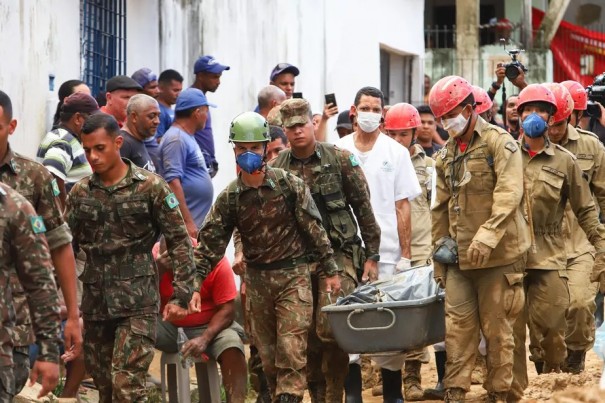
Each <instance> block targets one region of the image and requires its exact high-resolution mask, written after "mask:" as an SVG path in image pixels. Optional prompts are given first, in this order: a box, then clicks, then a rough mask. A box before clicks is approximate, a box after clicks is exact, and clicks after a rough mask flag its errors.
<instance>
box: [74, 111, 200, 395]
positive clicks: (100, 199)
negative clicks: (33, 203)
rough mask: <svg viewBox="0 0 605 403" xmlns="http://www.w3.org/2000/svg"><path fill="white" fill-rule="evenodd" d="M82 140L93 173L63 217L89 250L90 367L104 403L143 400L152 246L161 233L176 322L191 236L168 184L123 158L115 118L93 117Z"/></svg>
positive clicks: (150, 337) (185, 298)
mask: <svg viewBox="0 0 605 403" xmlns="http://www.w3.org/2000/svg"><path fill="white" fill-rule="evenodd" d="M82 145H83V147H84V151H85V153H86V157H87V158H88V161H89V162H90V165H91V166H92V169H93V171H94V173H93V175H91V176H90V177H88V178H85V179H83V180H81V181H80V182H78V183H77V184H76V185H75V186H74V187H73V188H72V190H71V192H70V193H69V197H68V200H67V213H66V214H67V222H68V224H69V226H70V228H71V230H72V232H73V235H74V241H75V244H76V245H77V246H78V247H79V248H82V250H83V251H84V252H85V253H86V266H85V268H84V272H83V273H82V274H81V276H80V280H82V283H83V284H84V294H83V296H82V307H81V309H82V313H83V316H84V329H85V334H84V340H85V343H84V354H85V361H86V367H87V370H88V371H89V372H90V374H91V375H92V377H93V379H94V382H95V385H96V386H97V389H98V390H99V400H100V401H101V402H112V401H113V402H116V401H119V402H140V401H146V396H147V392H146V390H145V375H146V374H147V370H148V368H149V364H151V360H152V359H153V354H154V343H155V332H156V318H157V312H158V309H159V296H158V275H157V270H156V267H155V263H154V261H153V258H152V256H151V248H152V247H153V244H154V243H155V241H156V240H157V239H158V236H159V235H160V233H162V234H163V235H164V237H165V239H166V244H167V246H168V251H169V256H170V258H171V260H172V264H173V269H174V277H175V280H174V283H173V285H174V295H173V297H172V299H171V301H170V303H169V304H167V305H166V308H165V310H164V319H165V320H173V319H178V318H179V317H182V316H183V315H182V314H180V313H181V311H183V310H184V309H182V308H185V307H187V304H188V302H189V300H190V298H191V285H193V249H192V246H191V240H190V239H189V236H188V234H187V230H186V229H185V225H184V223H183V218H182V216H181V213H180V211H179V209H178V202H177V200H176V197H175V196H174V194H173V193H171V192H170V189H169V187H168V185H167V184H166V182H164V180H163V179H161V178H160V177H159V176H157V175H155V174H153V173H150V172H148V171H146V170H144V169H142V168H138V167H137V166H135V165H134V164H133V163H131V162H130V161H128V160H122V159H121V158H120V146H121V145H122V137H121V136H119V127H118V124H117V122H116V120H115V119H114V118H113V117H112V116H109V115H105V114H97V115H93V116H92V117H90V118H89V119H88V120H87V121H86V123H85V124H84V127H83V130H82ZM194 295H195V296H196V298H195V301H192V305H193V303H194V302H195V308H196V310H197V309H199V293H194Z"/></svg>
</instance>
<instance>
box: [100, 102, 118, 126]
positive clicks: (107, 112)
mask: <svg viewBox="0 0 605 403" xmlns="http://www.w3.org/2000/svg"><path fill="white" fill-rule="evenodd" d="M99 110H100V111H101V112H103V113H105V114H107V115H111V116H113V114H112V113H111V112H109V111H108V110H107V106H105V105H104V106H102V107H100V108H99ZM113 117H114V118H115V116H113ZM116 122H118V126H120V128H122V126H124V122H120V121H119V120H118V118H116Z"/></svg>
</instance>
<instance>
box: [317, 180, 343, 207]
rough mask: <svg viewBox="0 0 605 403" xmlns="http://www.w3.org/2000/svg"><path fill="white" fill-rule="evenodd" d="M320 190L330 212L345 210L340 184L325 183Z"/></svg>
mask: <svg viewBox="0 0 605 403" xmlns="http://www.w3.org/2000/svg"><path fill="white" fill-rule="evenodd" d="M319 189H320V192H321V195H322V198H323V200H324V202H325V204H326V209H327V210H328V211H334V210H340V209H344V208H345V201H344V196H343V194H342V191H341V189H340V186H339V184H338V183H336V182H331V183H324V184H321V185H320V186H319Z"/></svg>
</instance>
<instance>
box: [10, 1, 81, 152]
mask: <svg viewBox="0 0 605 403" xmlns="http://www.w3.org/2000/svg"><path fill="white" fill-rule="evenodd" d="M79 4H80V3H79V1H78V0H53V1H52V2H49V1H40V0H38V1H35V0H31V1H26V0H21V1H14V0H8V1H0V38H2V40H0V60H1V61H2V62H1V63H2V74H0V89H1V90H2V91H4V92H6V93H7V94H8V95H9V96H10V97H11V99H12V101H13V110H14V115H15V117H16V118H17V119H18V126H17V130H16V131H15V133H14V134H13V136H12V138H11V139H10V142H11V144H12V146H13V148H14V149H15V150H17V151H20V152H22V153H24V154H26V155H35V153H36V150H37V149H38V143H39V141H40V139H41V136H43V135H44V133H45V131H46V128H47V124H48V119H49V116H48V115H49V112H50V111H52V113H54V108H55V107H56V92H55V93H51V92H50V91H49V85H48V81H49V79H48V76H49V74H54V75H55V76H56V78H55V91H56V90H57V89H58V86H59V85H60V83H62V82H63V81H66V80H69V79H72V78H78V77H80V25H79V22H80V17H79V13H80V11H79V10H80V9H79Z"/></svg>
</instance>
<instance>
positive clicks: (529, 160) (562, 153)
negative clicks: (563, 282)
mask: <svg viewBox="0 0 605 403" xmlns="http://www.w3.org/2000/svg"><path fill="white" fill-rule="evenodd" d="M520 142H523V137H521V138H520ZM522 156H523V170H524V172H525V180H526V182H527V187H528V188H527V197H528V199H529V204H530V205H531V214H532V224H533V231H534V238H535V242H536V249H535V251H532V250H530V253H529V255H528V257H527V268H529V269H546V270H563V269H565V267H566V266H567V255H566V252H565V234H564V233H563V232H562V229H561V227H562V223H563V216H564V213H565V207H566V205H567V204H568V201H569V204H570V205H571V209H572V211H573V212H574V213H575V216H576V217H577V219H578V223H579V225H580V227H581V228H582V229H583V230H584V232H585V233H586V234H587V236H588V238H589V239H590V241H591V242H592V243H593V244H596V245H598V248H599V249H603V248H604V247H605V227H604V226H603V225H602V224H600V223H599V219H598V215H597V211H596V209H595V204H594V201H593V199H592V196H591V195H590V189H589V187H588V183H587V182H586V181H585V180H584V179H583V178H582V170H581V169H580V167H579V165H578V164H577V163H576V161H575V158H574V156H573V155H572V154H571V153H570V152H569V151H567V150H565V149H564V148H563V147H561V146H559V145H556V144H552V143H551V142H550V141H548V139H547V140H546V141H545V144H544V148H543V149H542V150H540V151H539V152H538V153H537V154H535V155H534V156H533V157H530V154H529V152H528V150H527V149H526V147H525V146H522Z"/></svg>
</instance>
